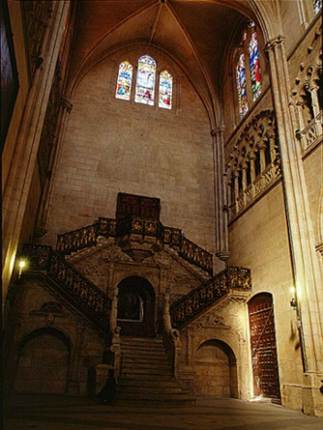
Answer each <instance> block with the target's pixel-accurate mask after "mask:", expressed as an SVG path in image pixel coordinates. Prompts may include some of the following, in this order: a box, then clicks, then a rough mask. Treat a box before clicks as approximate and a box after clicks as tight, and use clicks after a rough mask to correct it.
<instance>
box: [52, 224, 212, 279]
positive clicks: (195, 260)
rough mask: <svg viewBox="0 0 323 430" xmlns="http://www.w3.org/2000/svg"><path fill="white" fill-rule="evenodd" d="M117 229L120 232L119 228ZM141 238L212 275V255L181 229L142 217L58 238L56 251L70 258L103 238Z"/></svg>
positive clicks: (65, 234) (89, 227)
mask: <svg viewBox="0 0 323 430" xmlns="http://www.w3.org/2000/svg"><path fill="white" fill-rule="evenodd" d="M117 227H118V228H117ZM129 233H133V234H141V235H142V236H143V237H144V236H150V237H151V236H155V237H156V239H158V240H159V241H160V242H161V243H162V244H164V245H167V246H169V247H170V248H172V249H173V250H174V251H176V252H177V253H178V254H179V255H180V256H181V257H182V258H184V259H185V260H187V261H188V262H189V263H191V264H195V265H196V266H198V267H200V268H201V269H203V270H205V271H206V272H208V273H209V274H211V275H212V273H213V254H212V253H211V252H209V251H207V250H206V249H204V248H202V247H201V246H199V245H197V244H196V243H194V242H192V241H191V240H189V239H187V238H186V237H185V235H184V233H183V232H182V230H181V229H179V228H174V227H168V226H164V225H163V224H161V223H160V222H159V221H152V220H146V219H143V218H140V217H127V218H125V219H122V220H119V222H118V225H117V221H116V220H115V219H112V218H99V219H98V221H96V222H95V223H94V224H90V225H87V226H85V227H82V228H79V229H77V230H73V231H69V232H66V233H63V234H59V235H57V244H56V250H57V251H58V252H59V253H61V254H63V255H68V254H71V253H72V252H77V251H80V250H82V249H85V248H87V247H90V246H95V245H96V244H97V239H98V237H100V236H103V237H106V238H109V237H116V236H118V235H122V234H129Z"/></svg>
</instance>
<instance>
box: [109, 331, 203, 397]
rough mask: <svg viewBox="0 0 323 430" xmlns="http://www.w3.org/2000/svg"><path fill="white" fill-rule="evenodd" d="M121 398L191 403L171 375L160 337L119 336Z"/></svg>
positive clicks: (187, 395) (190, 395)
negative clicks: (120, 337)
mask: <svg viewBox="0 0 323 430" xmlns="http://www.w3.org/2000/svg"><path fill="white" fill-rule="evenodd" d="M117 398H118V399H119V400H122V401H131V403H132V402H138V403H140V402H145V401H149V402H156V403H157V402H158V404H160V403H163V402H165V403H166V402H167V403H168V404H169V403H170V402H171V403H172V404H174V403H175V404H194V401H195V399H194V397H193V396H192V394H191V393H190V392H189V391H188V390H186V389H185V388H183V387H182V386H181V385H180V383H179V382H178V380H177V379H176V378H175V377H174V374H173V371H172V368H171V365H170V363H169V361H168V359H167V356H166V352H165V348H164V344H163V340H162V339H161V338H147V337H146V338H140V337H122V339H121V372H120V377H119V381H118V397H117Z"/></svg>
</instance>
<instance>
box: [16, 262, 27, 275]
mask: <svg viewBox="0 0 323 430" xmlns="http://www.w3.org/2000/svg"><path fill="white" fill-rule="evenodd" d="M17 266H18V269H19V271H18V277H19V278H20V277H21V274H22V272H23V271H24V270H26V269H27V267H28V260H27V259H25V258H19V260H18V263H17Z"/></svg>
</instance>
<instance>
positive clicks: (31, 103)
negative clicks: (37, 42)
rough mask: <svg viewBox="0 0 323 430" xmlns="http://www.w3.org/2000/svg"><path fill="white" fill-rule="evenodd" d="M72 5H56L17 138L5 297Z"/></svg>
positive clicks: (7, 209)
mask: <svg viewBox="0 0 323 430" xmlns="http://www.w3.org/2000/svg"><path fill="white" fill-rule="evenodd" d="M70 5H71V3H70V1H69V0H66V1H55V2H53V11H52V15H51V18H50V22H49V24H48V27H47V30H46V35H45V37H44V43H43V52H44V56H43V57H44V58H43V61H42V64H41V66H40V67H39V68H38V69H37V70H36V72H35V76H34V79H33V82H32V86H31V88H30V91H29V94H28V100H27V103H26V106H25V109H24V114H23V117H22V121H21V127H20V129H19V132H18V136H17V141H16V146H15V157H14V160H13V162H12V165H11V168H10V173H9V175H8V179H7V182H6V185H5V188H4V192H3V231H4V236H3V278H2V279H3V295H4V297H5V296H6V292H7V288H8V285H9V282H10V279H11V275H12V272H13V269H14V264H15V257H16V252H17V249H18V246H19V239H20V234H21V229H22V224H23V218H24V214H25V210H26V205H27V199H28V195H29V191H30V187H31V182H32V177H33V173H34V169H35V166H36V163H37V153H38V148H39V142H40V137H41V131H42V128H43V123H44V118H45V113H46V109H47V104H48V99H49V94H50V90H51V87H52V82H53V77H54V72H55V67H56V63H57V58H58V54H59V50H60V47H61V43H62V40H63V36H64V29H65V26H66V23H67V19H68V14H69V9H70ZM3 303H4V301H3Z"/></svg>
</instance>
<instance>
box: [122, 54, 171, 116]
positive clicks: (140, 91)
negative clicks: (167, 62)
mask: <svg viewBox="0 0 323 430" xmlns="http://www.w3.org/2000/svg"><path fill="white" fill-rule="evenodd" d="M157 71H158V70H157V63H156V61H155V60H154V58H152V57H150V56H149V55H143V56H141V57H140V58H139V59H138V66H137V73H136V76H135V81H136V82H135V89H134V93H135V95H134V101H135V102H136V103H142V104H146V105H149V106H154V105H155V102H156V100H155V99H156V97H157V96H158V101H157V102H156V104H157V106H158V107H159V108H162V109H168V110H170V109H172V107H173V76H172V75H171V74H170V73H169V72H168V71H167V70H163V71H161V72H160V73H159V81H158V82H157ZM133 75H134V73H133V66H132V65H131V64H130V63H129V62H128V61H123V62H122V63H120V65H119V71H118V77H117V84H116V90H115V97H116V98H117V99H121V100H127V101H130V100H131V99H132V97H131V93H132V91H131V89H132V85H134V84H133ZM156 87H158V94H157V88H156Z"/></svg>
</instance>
